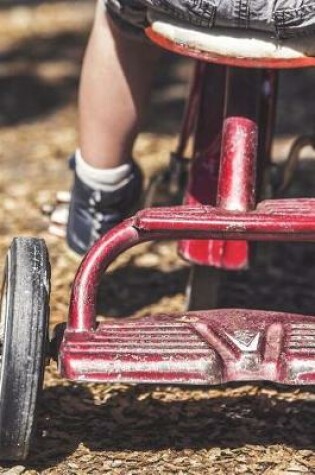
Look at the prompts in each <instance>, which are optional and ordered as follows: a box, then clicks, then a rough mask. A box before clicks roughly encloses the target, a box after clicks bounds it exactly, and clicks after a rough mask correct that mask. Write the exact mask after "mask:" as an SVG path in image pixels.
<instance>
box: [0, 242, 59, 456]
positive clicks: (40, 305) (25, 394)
mask: <svg viewBox="0 0 315 475" xmlns="http://www.w3.org/2000/svg"><path fill="white" fill-rule="evenodd" d="M2 290H3V292H2V301H1V320H0V322H1V328H2V332H1V343H2V348H1V350H2V353H1V371H0V459H1V460H15V461H17V460H24V459H25V458H26V457H27V455H28V452H29V447H30V443H31V439H32V435H33V431H34V425H35V424H34V423H35V416H36V402H37V397H38V393H39V391H40V390H41V388H42V384H43V376H44V363H45V345H46V343H47V338H48V333H47V332H48V319H49V294H50V265H49V257H48V251H47V248H46V245H45V242H44V241H43V240H42V239H33V238H15V239H14V240H13V241H12V244H11V247H10V249H9V251H8V254H7V262H6V268H5V275H4V281H3V289H2Z"/></svg>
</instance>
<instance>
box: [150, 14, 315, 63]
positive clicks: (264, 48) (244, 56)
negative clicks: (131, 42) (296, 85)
mask: <svg viewBox="0 0 315 475" xmlns="http://www.w3.org/2000/svg"><path fill="white" fill-rule="evenodd" d="M148 20H149V23H150V25H151V26H150V27H148V28H147V29H146V34H147V36H148V37H149V38H150V39H151V40H153V41H154V42H155V43H157V44H159V45H160V46H162V47H164V48H166V49H169V50H171V51H174V52H176V53H179V54H183V55H185V56H191V57H194V58H197V59H200V60H204V61H207V62H214V63H220V64H227V65H231V66H241V67H262V68H297V67H309V66H315V40H314V35H311V36H305V37H299V38H291V39H287V40H281V39H278V38H271V37H270V35H268V34H266V33H262V32H258V31H257V32H253V31H251V32H247V31H240V30H236V29H225V28H216V29H214V30H210V31H209V30H206V29H204V28H198V27H191V26H190V25H187V24H185V23H181V22H179V21H177V20H173V19H170V18H169V17H167V16H166V15H163V14H160V13H157V12H155V11H152V10H151V11H149V12H148Z"/></svg>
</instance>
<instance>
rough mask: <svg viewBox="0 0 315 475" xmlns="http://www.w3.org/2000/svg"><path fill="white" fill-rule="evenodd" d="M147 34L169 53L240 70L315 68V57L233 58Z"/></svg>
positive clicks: (150, 32) (158, 35)
mask: <svg viewBox="0 0 315 475" xmlns="http://www.w3.org/2000/svg"><path fill="white" fill-rule="evenodd" d="M145 33H146V35H147V36H148V38H150V40H151V41H153V42H154V43H156V44H157V45H159V46H161V47H162V48H164V49H167V50H168V51H172V52H173V53H177V54H180V55H183V56H189V57H190V58H194V59H198V60H199V61H205V62H207V63H214V64H222V65H226V66H236V67H240V68H264V69H295V68H309V67H314V66H315V57H314V56H309V57H303V58H296V59H270V58H250V59H249V58H237V57H231V56H221V55H218V54H215V53H210V52H206V51H200V50H197V49H196V48H190V47H189V46H186V45H184V44H178V43H174V42H173V41H171V40H169V39H168V38H165V37H164V36H162V35H160V34H159V33H156V32H155V31H153V30H152V27H148V28H146V29H145Z"/></svg>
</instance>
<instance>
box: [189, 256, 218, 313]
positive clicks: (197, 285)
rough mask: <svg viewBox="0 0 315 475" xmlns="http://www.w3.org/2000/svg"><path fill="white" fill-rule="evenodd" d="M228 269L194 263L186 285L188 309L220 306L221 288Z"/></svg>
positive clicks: (207, 308)
mask: <svg viewBox="0 0 315 475" xmlns="http://www.w3.org/2000/svg"><path fill="white" fill-rule="evenodd" d="M225 273H226V271H224V270H222V269H218V268H216V267H209V266H200V265H196V264H194V265H192V267H191V270H190V275H189V279H188V283H187V287H186V309H187V310H189V311H193V310H211V309H214V308H218V304H219V295H220V289H221V286H222V281H223V277H224V276H225Z"/></svg>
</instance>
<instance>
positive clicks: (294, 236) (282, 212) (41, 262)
mask: <svg viewBox="0 0 315 475" xmlns="http://www.w3.org/2000/svg"><path fill="white" fill-rule="evenodd" d="M149 19H150V26H149V27H148V28H147V30H146V34H147V36H148V37H149V38H150V39H151V40H153V41H154V42H156V43H157V44H159V45H160V46H162V47H164V48H166V49H169V50H171V51H175V52H177V53H179V54H183V55H187V56H190V57H193V58H195V59H196V67H195V75H194V79H193V83H192V87H191V92H190V95H189V98H188V101H187V107H186V111H185V114H184V120H183V126H182V131H181V134H180V139H179V143H178V147H177V150H176V151H175V153H173V154H172V156H171V162H170V167H169V169H168V170H167V171H166V172H165V173H164V174H163V176H161V177H158V178H157V179H156V180H155V181H153V182H152V183H151V186H150V189H149V194H150V195H152V194H153V193H154V187H155V186H156V185H157V184H158V182H161V181H163V180H164V182H166V183H167V184H168V186H169V189H170V192H171V194H173V195H174V196H177V194H178V193H179V191H180V190H181V188H182V186H183V183H184V182H185V183H186V187H185V192H184V198H183V204H181V205H175V206H170V207H149V208H146V209H143V210H141V211H140V212H138V213H137V214H136V215H135V216H133V217H131V218H129V219H127V220H126V221H124V222H123V223H121V224H120V225H118V226H117V227H115V228H114V229H112V230H111V231H110V232H109V233H108V234H106V235H105V236H103V237H102V238H101V239H100V240H99V241H98V242H97V243H96V244H95V245H94V246H93V247H92V249H91V250H90V251H89V252H88V254H87V255H86V256H85V258H84V259H83V261H82V263H81V265H80V267H79V269H78V272H77V275H76V277H75V280H74V283H73V287H72V295H71V300H70V310H69V318H68V322H67V324H60V325H58V326H57V328H56V330H55V336H54V338H53V339H52V340H51V341H49V338H48V319H49V293H50V266H49V258H48V253H47V249H46V246H45V243H44V241H42V240H40V239H31V238H16V239H14V240H13V243H12V245H11V248H10V250H9V252H8V256H7V264H6V270H5V278H4V282H3V287H2V303H1V319H0V341H1V373H0V458H1V459H3V460H22V459H24V458H25V457H26V456H27V454H28V451H29V447H30V443H31V437H32V433H33V429H34V422H35V415H36V403H37V396H38V393H39V391H40V389H41V386H42V381H43V372H44V366H45V363H48V362H49V359H50V358H53V359H55V360H57V361H58V367H59V371H60V374H61V375H62V376H63V377H65V378H67V379H69V380H71V381H76V382H82V383H83V382H100V383H109V382H124V383H151V384H167V385H170V384H187V385H214V384H215V385H217V384H221V383H226V382H230V381H238V382H240V381H246V382H248V381H251V382H252V381H273V382H277V383H283V384H289V385H302V384H307V385H310V384H314V383H315V317H314V316H307V315H296V314H289V313H280V312H270V311H264V310H261V311H257V310H246V309H224V310H220V309H217V308H216V307H217V301H216V296H217V293H218V287H219V284H220V277H221V275H222V273H224V272H226V271H233V270H242V269H246V268H248V266H249V265H250V255H251V252H250V251H251V247H252V246H253V241H283V242H285V241H301V242H302V241H314V240H315V199H302V198H299V199H279V198H278V199H266V189H267V188H268V185H269V183H270V169H271V163H270V156H271V145H272V139H273V131H274V121H275V111H276V96H277V71H278V70H279V69H281V68H297V67H311V66H315V50H314V37H312V38H311V39H310V40H309V39H300V40H295V41H293V40H289V41H287V42H283V43H281V42H280V41H277V42H276V40H268V39H266V38H264V37H262V35H260V36H259V37H258V38H253V37H251V38H249V37H246V35H245V34H244V35H243V36H242V35H240V34H238V36H235V35H234V36H233V34H232V33H231V32H222V31H220V32H219V33H218V32H217V31H216V32H204V31H203V30H202V29H198V28H195V29H192V28H189V29H187V28H186V27H185V26H184V25H181V24H180V23H178V22H170V20H169V19H167V18H165V17H163V16H161V15H158V14H156V13H154V14H153V13H152V14H150V16H149ZM308 42H309V43H308ZM312 43H313V44H312ZM191 137H193V157H192V160H187V159H186V158H185V152H186V149H187V145H188V142H189V140H190V138H191ZM305 145H311V146H312V147H314V148H315V137H314V136H303V137H300V138H298V139H297V141H296V142H295V143H294V145H293V148H292V150H291V153H290V155H289V158H288V162H287V167H286V171H287V173H286V174H285V177H284V181H286V180H288V179H289V178H290V173H291V174H292V170H293V169H294V166H295V164H296V161H297V158H298V155H299V151H300V149H301V148H302V147H304V146H305ZM186 176H188V178H187V179H186ZM269 188H270V187H269ZM269 195H270V194H269ZM269 197H270V196H269ZM271 198H272V197H271ZM162 239H163V240H164V239H167V240H169V239H173V240H178V241H179V253H180V255H181V256H182V257H183V258H184V259H186V260H187V261H189V262H190V263H191V265H192V270H191V276H190V281H189V284H188V296H187V300H188V304H187V311H185V312H183V313H181V314H175V315H168V314H163V315H152V316H149V317H142V318H138V319H135V318H132V319H131V318H123V319H115V320H112V321H102V322H99V321H97V318H96V305H97V291H98V288H99V284H100V280H101V277H102V275H103V273H104V272H105V271H106V269H107V268H108V266H109V265H110V264H111V263H112V262H113V260H114V259H115V258H116V257H117V256H118V255H119V254H120V253H122V252H123V251H125V250H127V249H128V248H130V247H132V246H135V245H136V244H138V243H141V242H144V241H149V240H162Z"/></svg>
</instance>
